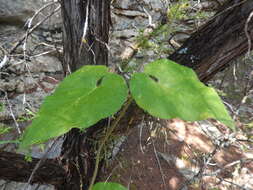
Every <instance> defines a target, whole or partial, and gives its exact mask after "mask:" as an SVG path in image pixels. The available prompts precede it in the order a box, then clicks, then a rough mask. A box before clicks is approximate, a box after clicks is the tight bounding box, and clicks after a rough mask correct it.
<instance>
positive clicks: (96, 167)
mask: <svg viewBox="0 0 253 190" xmlns="http://www.w3.org/2000/svg"><path fill="white" fill-rule="evenodd" d="M132 101H133V98H132V97H130V98H128V100H127V102H126V104H125V105H124V107H123V108H122V110H121V111H120V113H119V116H118V117H117V118H116V119H115V120H114V121H113V123H112V125H111V127H110V128H109V130H108V132H107V133H106V135H105V137H104V138H103V140H102V142H101V144H100V145H99V147H98V151H97V155H96V163H95V169H94V172H93V176H92V179H91V182H90V185H89V188H88V190H91V189H92V186H93V185H94V183H95V180H96V178H97V173H98V165H99V160H100V155H101V151H102V149H103V147H104V145H105V143H106V141H107V140H108V139H109V137H110V136H111V134H112V132H113V131H114V129H115V128H116V126H117V125H118V123H119V121H120V120H121V118H122V117H123V116H124V115H125V113H126V111H127V109H128V107H129V106H130V104H131V103H132Z"/></svg>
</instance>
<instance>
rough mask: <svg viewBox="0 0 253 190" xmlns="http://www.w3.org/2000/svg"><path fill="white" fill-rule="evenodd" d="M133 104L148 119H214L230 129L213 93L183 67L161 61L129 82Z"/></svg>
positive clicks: (229, 124)
mask: <svg viewBox="0 0 253 190" xmlns="http://www.w3.org/2000/svg"><path fill="white" fill-rule="evenodd" d="M130 91H131V93H132V96H133V97H134V99H135V101H136V102H137V104H138V105H139V106H140V107H141V108H143V109H144V110H146V111H147V112H149V113H150V114H151V115H153V116H156V117H160V118H164V119H170V118H181V119H183V120H188V121H198V120H204V119H207V118H214V119H217V120H219V121H220V122H222V123H224V124H226V125H227V126H229V127H231V128H234V122H233V120H232V119H231V117H230V116H229V114H228V112H227V110H226V108H225V106H224V105H223V103H222V101H221V99H220V97H219V96H218V94H217V93H216V91H215V90H214V89H212V88H210V87H207V86H205V85H204V84H203V83H201V82H200V81H199V80H198V78H197V75H196V74H195V73H194V72H193V71H192V70H191V69H190V68H187V67H185V66H182V65H179V64H177V63H175V62H173V61H169V60H167V59H161V60H158V61H155V62H153V63H150V64H148V65H146V66H145V68H144V73H136V74H134V75H133V77H132V79H131V80H130Z"/></svg>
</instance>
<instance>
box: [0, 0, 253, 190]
mask: <svg viewBox="0 0 253 190" xmlns="http://www.w3.org/2000/svg"><path fill="white" fill-rule="evenodd" d="M61 5H62V16H63V24H64V27H63V36H64V37H63V41H64V64H65V68H64V69H65V72H66V73H69V72H71V71H75V70H76V69H77V68H79V67H80V66H82V65H88V64H91V65H92V64H101V65H103V64H104V65H107V63H108V59H107V54H108V50H107V48H106V43H107V42H108V32H109V23H110V1H109V0H104V1H101V0H71V1H70V0H61ZM87 6H88V8H87ZM252 7H253V1H252V0H247V1H242V0H241V1H239V0H230V1H228V3H227V4H225V5H224V7H223V10H222V11H221V12H219V13H218V14H216V16H215V17H214V18H213V19H211V20H210V21H209V22H208V23H207V24H205V25H204V26H203V27H201V28H200V29H199V30H198V31H197V32H195V33H194V34H193V35H192V36H191V37H190V38H189V39H188V40H187V41H186V42H185V43H184V44H183V46H182V47H181V48H179V49H178V50H177V51H176V52H175V53H173V54H172V55H171V56H169V58H170V59H172V60H174V61H176V62H178V63H180V64H183V65H186V66H189V67H191V68H193V69H194V70H195V71H197V73H198V75H199V77H200V79H201V80H203V81H207V80H209V79H210V78H212V77H213V75H214V74H215V73H216V72H218V71H220V70H221V69H223V68H225V67H227V66H228V65H229V62H230V61H231V60H233V59H235V58H237V57H238V56H240V55H243V54H245V53H246V52H247V48H248V42H247V38H246V35H245V32H244V27H245V23H246V20H247V18H248V16H249V14H250V12H251V11H252ZM87 10H88V11H89V14H88V16H89V17H88V31H87V35H86V36H85V38H84V40H82V37H83V28H84V26H85V23H86V21H87V20H86V13H87V12H86V11H87ZM248 24H249V25H248V28H249V31H248V32H249V34H250V36H251V37H252V35H253V34H252V33H253V32H251V31H250V30H252V28H253V23H252V21H250V22H249V23H248ZM140 115H141V112H140V111H139V110H138V109H137V108H135V107H134V106H131V109H129V110H128V111H127V114H126V115H125V118H124V119H123V121H122V129H123V128H124V123H126V124H128V125H129V124H130V123H131V124H132V125H135V124H136V123H138V121H139V118H140ZM129 120H131V122H129ZM132 120H134V121H135V122H132ZM106 123H107V122H106V120H103V121H101V122H99V123H98V124H96V126H93V127H91V128H89V129H88V130H86V132H85V133H82V132H80V131H79V130H78V129H74V130H71V131H70V132H69V133H68V134H66V135H65V141H64V143H63V146H62V152H61V157H60V158H59V160H61V164H57V162H55V161H54V160H50V159H49V160H46V162H44V164H43V166H41V167H40V168H39V169H38V170H37V172H36V173H35V174H34V181H33V182H34V183H50V184H54V185H55V187H56V189H58V190H70V189H71V190H80V189H86V187H87V185H88V184H89V179H90V176H91V175H92V173H93V170H94V156H95V153H94V150H95V148H94V144H93V141H92V139H95V138H96V132H97V131H98V128H100V126H102V127H104V126H105V124H106ZM120 126H121V124H120ZM7 158H8V159H7ZM37 162H38V160H37V159H34V162H32V163H29V162H24V158H23V157H22V156H20V155H16V154H13V153H6V152H1V153H0V178H1V179H6V180H13V181H22V182H24V181H28V179H29V176H30V174H31V172H32V170H33V168H34V166H35V163H37ZM11 163H13V164H11ZM14 163H15V164H14ZM16 163H17V164H16ZM51 168H55V171H57V172H56V173H53V175H51V173H50V171H51ZM63 168H64V170H63ZM3 171H4V172H3ZM44 171H48V175H44V174H43V172H44ZM17 173H18V175H16V174H17ZM22 174H24V175H23V176H22V177H19V176H20V175H22ZM62 175H64V177H63V176H62ZM41 176H43V177H41ZM41 179H42V180H41ZM60 181H61V182H60Z"/></svg>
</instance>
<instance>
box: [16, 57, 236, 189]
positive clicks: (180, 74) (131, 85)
mask: <svg viewBox="0 0 253 190" xmlns="http://www.w3.org/2000/svg"><path fill="white" fill-rule="evenodd" d="M132 101H135V102H136V104H137V105H138V106H139V107H140V108H142V109H143V110H144V111H146V112H148V113H149V114H150V115H152V116H155V117H158V118H162V119H171V118H180V119H183V120H186V121H198V120H204V119H208V118H213V119H216V120H218V121H220V122H221V123H223V124H225V125H226V126H228V127H230V128H231V129H232V130H235V124H234V121H233V120H232V118H231V117H230V115H229V113H228V112H227V110H226V107H225V106H224V104H223V103H222V100H221V99H220V97H219V96H218V94H217V93H216V91H215V90H214V89H213V88H210V87H208V86H206V85H204V84H203V83H202V82H200V81H199V79H198V77H197V75H196V74H195V72H194V71H193V70H192V69H190V68H188V67H185V66H182V65H179V64H177V63H175V62H173V61H170V60H168V59H160V60H156V61H154V62H152V63H149V64H147V65H145V67H144V71H143V72H142V73H134V74H133V75H132V77H131V79H130V80H129V81H128V85H127V82H126V81H125V80H124V78H123V77H122V76H120V75H118V74H115V73H111V72H109V71H108V68H107V67H105V66H83V67H82V68H80V69H79V70H77V71H76V72H74V73H72V74H71V75H69V76H67V77H66V78H65V79H64V80H63V81H62V82H61V83H60V84H59V86H58V87H57V89H56V90H55V92H54V93H53V94H52V95H51V96H48V97H47V98H46V99H45V100H44V102H43V104H42V106H41V108H40V110H39V112H38V113H37V115H36V117H35V119H34V120H33V122H32V124H31V125H30V126H29V127H27V129H26V130H25V132H24V134H23V136H22V139H21V140H20V143H19V144H20V145H19V147H20V148H21V149H27V148H29V147H30V146H31V145H34V144H40V143H43V142H45V141H47V140H49V139H51V138H55V137H58V136H60V135H63V134H65V133H67V132H68V131H70V130H71V129H72V128H79V129H81V130H85V129H86V128H88V127H90V126H92V125H94V124H95V123H97V122H98V121H99V120H101V119H104V118H107V117H109V116H111V115H113V114H115V113H116V112H118V111H119V110H124V109H127V107H128V106H129V105H130V103H131V102H132ZM119 119H120V118H119ZM117 122H118V121H117V119H116V122H115V123H114V124H112V125H114V126H112V129H111V131H112V130H113V128H114V127H116V125H117ZM109 135H110V133H109ZM106 140H107V139H106V138H105V139H104V140H103V141H102V144H101V146H100V147H99V149H98V152H97V154H98V155H97V159H96V161H97V163H96V164H97V165H98V162H99V154H100V151H101V149H102V147H103V146H104V144H105V142H106ZM96 175H97V171H96V170H95V172H94V176H93V179H92V182H91V186H90V188H89V189H90V190H91V189H92V190H100V189H103V190H116V189H117V190H126V188H125V187H123V186H121V185H120V184H117V183H109V182H107V183H102V182H100V183H97V184H95V185H93V184H94V181H95V178H96Z"/></svg>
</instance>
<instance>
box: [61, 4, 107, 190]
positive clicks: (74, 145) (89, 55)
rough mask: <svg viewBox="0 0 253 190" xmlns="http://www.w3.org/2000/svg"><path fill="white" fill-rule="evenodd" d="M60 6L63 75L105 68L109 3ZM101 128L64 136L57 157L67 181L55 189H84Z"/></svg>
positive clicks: (90, 174)
mask: <svg viewBox="0 0 253 190" xmlns="http://www.w3.org/2000/svg"><path fill="white" fill-rule="evenodd" d="M61 6H62V17H63V49H64V60H63V62H64V66H65V68H64V70H65V73H70V72H73V71H75V70H76V69H78V68H80V67H81V66H83V65H108V49H107V46H106V45H107V43H108V38H109V26H110V0H103V1H101V0H72V1H70V0H62V1H61ZM104 126H106V120H103V121H101V122H99V123H98V124H96V125H95V126H92V127H90V128H89V129H87V130H86V131H85V132H81V131H80V130H79V129H73V130H71V131H70V132H69V133H67V134H66V135H65V140H64V142H63V145H62V151H61V158H62V163H63V165H64V167H65V168H67V173H68V180H67V181H66V183H64V184H62V186H61V187H60V188H58V189H59V190H60V189H61V190H62V189H66V190H67V189H68V190H69V189H71V190H80V189H87V187H88V185H89V182H90V178H91V177H92V174H93V171H94V165H95V147H94V142H95V140H96V135H95V134H96V133H98V131H99V130H100V129H101V128H102V127H104Z"/></svg>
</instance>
